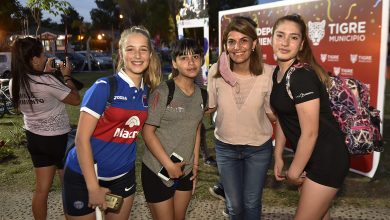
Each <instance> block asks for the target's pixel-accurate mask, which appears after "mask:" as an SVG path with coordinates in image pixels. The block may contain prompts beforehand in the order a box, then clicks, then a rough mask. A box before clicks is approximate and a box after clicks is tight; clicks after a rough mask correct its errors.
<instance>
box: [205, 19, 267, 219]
mask: <svg viewBox="0 0 390 220" xmlns="http://www.w3.org/2000/svg"><path fill="white" fill-rule="evenodd" d="M255 27H256V23H255V22H254V21H252V20H251V19H249V18H247V17H242V16H237V17H234V18H233V19H232V20H231V22H230V23H229V24H228V26H227V27H226V29H225V30H224V33H223V36H222V45H223V53H222V54H221V56H220V58H219V60H218V64H215V65H213V66H212V67H211V68H210V71H209V74H211V75H210V76H209V80H210V81H209V82H208V92H209V107H210V111H209V112H212V111H213V110H216V111H217V112H218V114H217V116H216V121H215V131H214V135H215V138H216V140H215V145H216V147H215V149H216V156H217V164H218V171H219V174H220V180H221V182H222V185H223V188H224V191H225V198H226V203H227V209H228V212H229V215H230V218H231V219H246V220H251V219H256V220H258V219H260V218H261V209H262V203H261V200H262V199H261V198H262V192H263V187H264V184H265V179H266V176H267V170H268V167H269V164H270V162H271V158H272V150H273V146H272V141H271V137H272V125H271V122H270V119H272V120H274V115H273V114H272V110H271V108H270V104H269V96H270V92H271V86H272V79H271V75H272V67H271V66H268V65H266V64H263V61H262V53H261V46H260V45H259V43H258V41H257V34H256V30H255ZM223 56H225V57H227V58H226V60H227V62H221V57H223ZM222 70H228V71H229V72H230V75H231V76H230V78H234V79H235V81H236V83H235V84H229V83H228V82H227V81H226V78H224V77H222V74H226V73H225V72H222Z"/></svg>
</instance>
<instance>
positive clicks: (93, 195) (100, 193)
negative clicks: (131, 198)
mask: <svg viewBox="0 0 390 220" xmlns="http://www.w3.org/2000/svg"><path fill="white" fill-rule="evenodd" d="M109 192H110V190H109V189H107V188H104V187H100V186H99V187H98V188H96V189H94V190H88V199H89V200H88V207H91V208H92V209H95V208H96V207H99V208H100V210H106V209H107V204H106V194H107V193H109Z"/></svg>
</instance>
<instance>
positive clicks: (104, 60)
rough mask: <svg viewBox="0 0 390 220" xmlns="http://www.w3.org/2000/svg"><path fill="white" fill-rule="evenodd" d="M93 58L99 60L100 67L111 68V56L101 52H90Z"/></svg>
mask: <svg viewBox="0 0 390 220" xmlns="http://www.w3.org/2000/svg"><path fill="white" fill-rule="evenodd" d="M92 54H93V56H94V57H95V59H96V60H97V61H98V62H99V64H100V68H102V69H112V56H111V55H110V54H107V53H103V52H92Z"/></svg>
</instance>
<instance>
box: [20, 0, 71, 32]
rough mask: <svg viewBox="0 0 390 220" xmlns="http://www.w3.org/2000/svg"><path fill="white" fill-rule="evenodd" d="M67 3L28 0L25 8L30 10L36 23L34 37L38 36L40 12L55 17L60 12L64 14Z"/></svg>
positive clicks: (56, 0) (51, 0) (57, 0)
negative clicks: (45, 12)
mask: <svg viewBox="0 0 390 220" xmlns="http://www.w3.org/2000/svg"><path fill="white" fill-rule="evenodd" d="M69 6H70V4H69V2H67V1H64V0H28V1H27V7H29V8H30V10H31V14H32V16H33V18H34V20H35V22H36V23H37V29H36V32H35V35H36V36H38V32H39V29H40V27H41V20H42V11H41V10H44V11H47V12H49V13H50V14H52V15H54V16H57V15H58V14H59V13H60V12H62V13H64V14H66V13H67V8H68V7H69Z"/></svg>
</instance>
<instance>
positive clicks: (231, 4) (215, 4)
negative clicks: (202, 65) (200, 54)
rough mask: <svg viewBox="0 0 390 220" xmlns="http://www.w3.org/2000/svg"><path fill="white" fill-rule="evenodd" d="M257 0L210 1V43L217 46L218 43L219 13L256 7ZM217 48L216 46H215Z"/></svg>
mask: <svg viewBox="0 0 390 220" xmlns="http://www.w3.org/2000/svg"><path fill="white" fill-rule="evenodd" d="M256 4H257V1H256V0H240V1H236V0H220V1H213V0H209V1H208V6H209V26H210V43H211V44H215V43H217V42H218V24H219V21H218V12H219V11H222V10H228V9H234V8H241V7H245V6H252V5H256ZM214 46H216V45H214Z"/></svg>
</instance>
